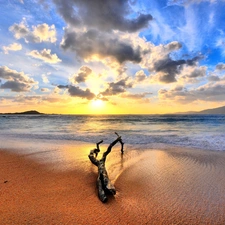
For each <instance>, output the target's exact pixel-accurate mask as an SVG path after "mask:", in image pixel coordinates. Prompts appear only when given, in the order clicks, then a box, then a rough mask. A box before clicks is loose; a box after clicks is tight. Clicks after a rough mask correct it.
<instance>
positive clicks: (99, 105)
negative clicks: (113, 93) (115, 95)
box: [91, 99, 105, 109]
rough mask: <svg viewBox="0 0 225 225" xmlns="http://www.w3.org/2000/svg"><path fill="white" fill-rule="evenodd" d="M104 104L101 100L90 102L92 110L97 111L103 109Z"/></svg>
mask: <svg viewBox="0 0 225 225" xmlns="http://www.w3.org/2000/svg"><path fill="white" fill-rule="evenodd" d="M104 105H105V104H104V102H103V101H102V100H101V99H94V100H93V101H91V106H92V107H93V108H94V109H99V108H103V107H104Z"/></svg>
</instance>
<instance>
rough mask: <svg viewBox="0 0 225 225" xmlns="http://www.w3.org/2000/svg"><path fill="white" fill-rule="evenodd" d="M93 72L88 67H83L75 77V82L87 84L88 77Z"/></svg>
mask: <svg viewBox="0 0 225 225" xmlns="http://www.w3.org/2000/svg"><path fill="white" fill-rule="evenodd" d="M91 72H92V70H91V69H90V68H89V67H87V66H82V67H81V68H80V70H79V72H78V74H77V76H75V78H74V80H75V82H77V83H81V82H85V81H86V78H87V77H88V75H90V74H91Z"/></svg>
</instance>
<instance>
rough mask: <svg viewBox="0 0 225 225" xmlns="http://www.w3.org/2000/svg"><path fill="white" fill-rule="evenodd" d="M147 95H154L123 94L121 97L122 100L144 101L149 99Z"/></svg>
mask: <svg viewBox="0 0 225 225" xmlns="http://www.w3.org/2000/svg"><path fill="white" fill-rule="evenodd" d="M147 95H152V93H151V92H144V93H139V94H131V93H123V94H121V95H120V97H122V98H129V99H132V100H142V99H145V100H146V99H147V98H146V96H147Z"/></svg>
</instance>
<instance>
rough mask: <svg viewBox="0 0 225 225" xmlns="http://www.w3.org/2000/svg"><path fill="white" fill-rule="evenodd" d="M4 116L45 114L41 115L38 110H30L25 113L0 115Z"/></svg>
mask: <svg viewBox="0 0 225 225" xmlns="http://www.w3.org/2000/svg"><path fill="white" fill-rule="evenodd" d="M0 114H2V115H42V114H44V113H40V112H38V111H36V110H29V111H25V112H15V113H0Z"/></svg>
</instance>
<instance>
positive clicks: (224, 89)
mask: <svg viewBox="0 0 225 225" xmlns="http://www.w3.org/2000/svg"><path fill="white" fill-rule="evenodd" d="M158 94H159V98H160V100H167V101H175V102H178V103H182V104H184V103H185V104H186V103H191V102H196V101H198V100H201V101H224V96H225V81H224V80H222V81H218V82H215V83H212V82H210V83H208V84H205V85H202V86H200V87H198V88H192V89H190V90H188V89H187V88H185V87H184V86H176V87H175V88H172V89H170V90H166V89H160V90H159V92H158Z"/></svg>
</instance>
